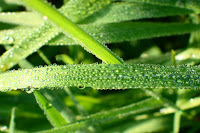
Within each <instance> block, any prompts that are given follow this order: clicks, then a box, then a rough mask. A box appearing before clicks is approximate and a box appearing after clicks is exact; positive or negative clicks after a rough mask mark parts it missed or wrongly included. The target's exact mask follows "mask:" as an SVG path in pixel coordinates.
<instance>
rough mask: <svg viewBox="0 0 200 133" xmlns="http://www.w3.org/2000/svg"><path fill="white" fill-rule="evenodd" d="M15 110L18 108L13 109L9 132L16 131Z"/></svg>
mask: <svg viewBox="0 0 200 133" xmlns="http://www.w3.org/2000/svg"><path fill="white" fill-rule="evenodd" d="M15 110H16V108H15V107H13V108H12V111H11V119H10V125H9V133H14V132H15Z"/></svg>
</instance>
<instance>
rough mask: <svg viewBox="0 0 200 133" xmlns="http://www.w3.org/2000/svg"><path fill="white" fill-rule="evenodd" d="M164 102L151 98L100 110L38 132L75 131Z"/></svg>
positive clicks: (160, 104)
mask: <svg viewBox="0 0 200 133" xmlns="http://www.w3.org/2000/svg"><path fill="white" fill-rule="evenodd" d="M162 105H163V103H162V101H160V100H156V99H153V98H149V99H146V100H143V101H140V102H137V103H134V104H131V105H127V106H124V107H121V108H116V109H113V110H110V111H105V112H100V113H96V114H92V115H90V116H87V117H86V118H83V119H81V120H80V121H77V122H76V123H72V124H69V125H67V126H63V127H60V128H54V129H50V130H47V131H41V132H38V133H50V132H51V133H58V132H66V131H68V132H69V131H70V132H75V131H77V130H80V129H84V127H85V126H87V127H88V126H89V125H92V124H95V123H96V124H102V123H105V122H108V121H111V120H113V119H119V118H124V117H127V116H129V115H134V114H137V113H142V112H145V111H149V110H153V109H155V108H158V107H160V106H162Z"/></svg>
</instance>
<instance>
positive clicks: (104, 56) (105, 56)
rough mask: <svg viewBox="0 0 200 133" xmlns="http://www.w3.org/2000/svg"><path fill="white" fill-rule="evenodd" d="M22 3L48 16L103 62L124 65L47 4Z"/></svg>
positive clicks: (37, 1) (37, 2)
mask: <svg viewBox="0 0 200 133" xmlns="http://www.w3.org/2000/svg"><path fill="white" fill-rule="evenodd" d="M22 1H23V2H25V4H26V5H27V6H30V7H31V8H32V9H34V10H37V11H38V12H40V13H41V14H42V15H44V16H47V18H48V19H49V20H51V21H52V22H53V23H54V24H55V25H57V26H58V27H59V28H60V29H62V30H63V32H64V33H65V34H66V35H67V36H70V37H72V38H73V39H74V40H75V41H77V42H79V43H80V44H81V45H82V46H83V47H84V48H85V49H87V50H88V51H90V52H92V53H93V54H94V55H95V56H97V57H98V58H100V59H101V60H102V61H104V62H106V63H108V62H109V63H112V64H119V63H122V60H121V59H120V58H118V57H117V56H116V55H115V54H114V53H112V52H111V51H110V50H109V49H108V48H107V47H106V46H104V45H102V44H100V43H98V42H97V41H95V40H94V39H93V38H92V37H91V36H90V35H88V34H87V33H86V32H84V31H83V30H82V29H81V28H79V27H78V26H77V25H75V24H74V23H73V22H71V21H70V20H69V19H68V18H66V17H65V16H64V15H62V14H60V13H59V12H58V11H57V10H55V9H54V8H52V7H51V6H49V5H48V4H46V3H45V2H42V1H39V0H35V1H27V0H22ZM44 9H45V10H44Z"/></svg>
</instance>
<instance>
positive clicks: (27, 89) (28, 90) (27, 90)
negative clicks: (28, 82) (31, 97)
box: [25, 86, 35, 94]
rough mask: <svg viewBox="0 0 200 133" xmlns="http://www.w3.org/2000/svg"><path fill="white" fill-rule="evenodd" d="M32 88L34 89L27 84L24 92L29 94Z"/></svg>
mask: <svg viewBox="0 0 200 133" xmlns="http://www.w3.org/2000/svg"><path fill="white" fill-rule="evenodd" d="M34 90H35V89H34V88H32V87H30V86H29V87H28V88H26V89H25V91H26V93H29V94H30V93H32V92H33V91H34Z"/></svg>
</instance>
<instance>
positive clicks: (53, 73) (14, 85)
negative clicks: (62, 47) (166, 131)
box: [0, 64, 200, 91]
mask: <svg viewBox="0 0 200 133" xmlns="http://www.w3.org/2000/svg"><path fill="white" fill-rule="evenodd" d="M199 71H200V69H199V67H198V66H193V67H188V66H184V65H183V66H161V65H144V64H125V65H122V64H118V65H117V64H116V65H111V64H110V65H106V64H98V65H97V64H91V65H64V66H57V65H53V66H47V67H41V68H34V69H23V70H16V71H14V70H13V71H9V72H5V73H2V74H0V75H1V76H0V91H8V90H13V89H25V88H32V89H34V88H44V87H49V88H56V87H59V88H63V87H65V86H68V87H71V86H77V87H80V86H81V87H86V86H87V87H93V88H95V89H125V88H176V89H182V88H193V89H197V88H199V76H200V75H199Z"/></svg>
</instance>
